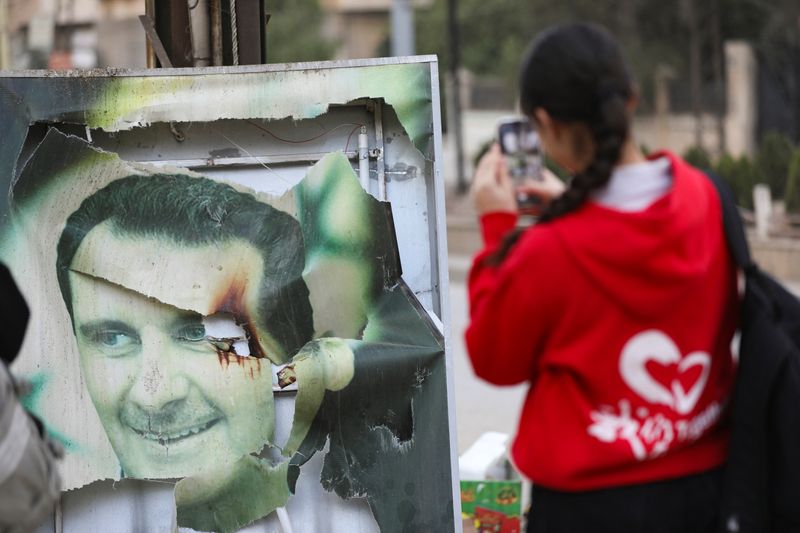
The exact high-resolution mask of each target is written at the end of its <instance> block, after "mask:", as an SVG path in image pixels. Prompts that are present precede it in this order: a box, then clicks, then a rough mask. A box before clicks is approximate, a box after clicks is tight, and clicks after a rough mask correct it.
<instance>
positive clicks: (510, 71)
mask: <svg viewBox="0 0 800 533" xmlns="http://www.w3.org/2000/svg"><path fill="white" fill-rule="evenodd" d="M680 4H681V1H680V0H667V1H663V0H606V1H604V2H597V1H596V0H568V1H564V2H553V1H551V0H492V1H491V2H488V1H486V0H460V1H459V21H460V24H461V36H462V39H461V40H462V42H461V51H462V54H461V60H462V65H463V67H465V68H467V69H469V70H471V71H472V72H474V73H475V74H477V75H478V76H489V77H495V78H501V79H505V80H506V81H507V82H508V83H509V84H511V86H512V87H516V77H517V69H518V67H519V62H520V59H521V57H522V54H523V53H524V51H525V48H526V46H527V45H528V43H529V42H530V40H531V39H532V38H533V36H534V35H536V33H537V32H539V31H540V30H542V29H543V28H545V27H547V26H550V25H552V24H556V23H564V22H568V21H574V20H589V21H594V22H598V23H600V24H602V25H604V26H606V27H608V28H609V29H610V30H611V31H612V32H613V33H614V34H615V35H616V36H617V37H618V38H619V40H620V41H621V43H622V44H623V46H624V47H625V49H626V52H627V55H628V58H629V60H630V63H631V68H632V69H633V71H634V74H635V76H636V78H637V80H638V83H639V85H640V87H641V90H642V96H643V102H642V107H643V108H644V109H645V110H647V109H650V108H651V107H652V98H653V77H654V76H653V75H654V73H655V69H656V68H657V67H658V65H659V64H667V65H669V66H671V67H672V69H673V71H674V72H675V73H676V75H677V76H676V83H683V84H688V80H689V63H690V61H689V59H690V51H691V50H690V42H691V39H690V36H691V32H690V24H689V21H687V17H686V16H685V13H684V12H682V11H681V9H680ZM692 4H693V7H694V12H693V13H692V15H693V18H692V20H694V21H695V23H696V24H697V26H698V27H699V29H700V32H699V35H698V37H699V41H698V42H697V47H698V50H699V52H700V58H699V65H698V70H699V74H698V75H699V76H700V78H701V79H700V81H701V82H702V83H701V85H707V84H711V83H714V82H716V84H717V86H718V87H716V89H715V90H716V91H718V92H719V95H718V98H719V97H721V96H722V94H723V93H722V87H721V86H719V85H721V82H722V76H723V69H722V68H721V61H722V43H723V42H724V41H726V40H730V39H747V40H751V41H753V42H754V43H755V44H756V47H757V49H758V50H761V51H762V53H763V54H766V55H767V56H769V57H772V58H775V59H774V61H775V62H776V67H777V66H778V65H777V63H780V64H786V63H787V61H788V59H787V58H788V57H794V58H795V59H796V54H794V52H795V51H796V50H797V49H796V48H793V47H792V46H794V45H792V42H794V43H795V44H800V36H799V35H798V33H799V32H798V17H800V13H798V11H800V2H798V1H797V0H715V1H714V2H696V1H694V0H692ZM446 14H447V13H446V0H434V1H433V2H432V4H431V7H429V8H427V9H421V10H418V11H417V16H416V24H417V29H416V34H417V50H418V52H419V53H432V54H438V55H439V58H440V61H441V62H442V64H447V61H448V54H447V42H446V39H447V33H446V31H445V28H446V24H445V23H446ZM792 40H793V41H792ZM790 45H791V46H790ZM784 56H786V57H785V58H784V59H782V60H781V59H779V58H780V57H784ZM797 70H798V69H797V68H795V69H794V71H792V72H796V71H797ZM793 75H794V74H793ZM787 76H788V74H787ZM793 79H794V78H793ZM795 85H798V86H800V83H795ZM797 90H800V88H798V89H797ZM792 101H794V102H796V103H797V106H800V96H798V97H797V98H795V99H794V100H792ZM798 123H800V117H798Z"/></svg>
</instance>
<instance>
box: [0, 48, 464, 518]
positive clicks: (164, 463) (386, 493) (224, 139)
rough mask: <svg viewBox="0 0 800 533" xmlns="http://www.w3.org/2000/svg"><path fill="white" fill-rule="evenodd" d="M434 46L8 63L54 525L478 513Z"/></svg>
mask: <svg viewBox="0 0 800 533" xmlns="http://www.w3.org/2000/svg"><path fill="white" fill-rule="evenodd" d="M436 69H437V66H436V61H435V58H432V57H419V58H407V59H404V60H403V61H401V62H398V61H393V60H367V61H356V62H345V63H313V64H297V65H268V66H258V67H234V68H226V67H219V68H209V69H174V70H173V69H163V70H158V71H146V72H131V71H111V72H109V71H89V72H69V73H63V74H56V75H54V74H53V73H52V72H49V73H44V72H35V71H31V72H23V73H7V74H5V75H4V76H0V114H1V115H2V116H3V122H4V128H3V131H2V132H0V141H1V142H0V177H2V179H3V186H4V187H5V188H6V191H7V195H6V199H5V200H4V201H3V202H2V204H0V242H1V243H2V246H1V247H0V253H1V254H2V260H3V262H5V263H6V264H8V265H9V268H10V269H11V271H12V274H13V275H14V277H15V279H16V281H17V283H18V284H19V285H20V287H21V289H22V291H23V294H24V295H25V297H26V299H27V301H28V303H29V306H30V307H31V309H32V319H31V323H30V325H29V329H28V332H27V336H26V340H25V343H24V345H23V348H22V351H21V353H20V355H19V357H18V358H17V361H16V363H15V366H14V367H13V369H12V370H13V371H14V372H15V373H16V374H18V375H20V376H23V377H25V378H27V379H28V380H30V381H31V382H32V383H33V388H32V391H31V393H30V394H29V395H28V396H27V397H26V398H24V401H25V405H26V407H27V408H28V409H29V410H30V411H31V412H33V413H34V414H35V415H37V416H38V417H39V418H40V419H41V420H42V421H43V422H44V424H45V427H46V428H47V431H48V432H49V433H50V435H51V436H52V438H54V439H56V440H58V441H59V442H61V444H62V445H63V446H64V448H65V450H66V455H65V457H64V459H63V461H62V464H61V474H62V479H63V483H64V487H63V488H64V493H63V497H62V502H61V504H60V509H59V512H57V513H56V515H55V517H54V520H53V523H52V524H50V523H48V524H46V525H45V526H43V529H42V531H66V532H70V531H85V530H90V529H91V528H95V529H99V530H108V531H111V530H113V531H162V530H163V531H172V530H176V529H177V530H181V531H192V530H195V531H223V532H228V531H240V530H242V531H253V532H256V531H258V532H261V531H284V532H288V531H315V532H326V531H330V532H338V531H348V532H350V531H357V532H371V531H376V532H378V531H380V532H394V531H397V532H406V531H408V532H411V531H415V532H416V531H437V532H438V531H455V530H456V529H457V528H458V525H459V522H460V520H458V519H457V516H458V514H459V511H458V505H457V503H455V502H457V501H458V500H457V499H456V498H454V494H457V492H456V486H455V476H456V474H455V472H456V469H455V468H454V457H455V456H454V454H455V453H456V452H455V446H454V437H453V424H454V419H453V418H454V417H453V402H452V383H451V380H452V376H451V375H450V373H449V371H448V368H449V363H448V361H447V333H448V332H447V329H446V325H447V323H448V320H447V300H446V291H442V287H446V281H447V280H446V269H445V271H444V272H443V271H442V269H440V268H439V267H440V265H441V266H444V262H443V258H444V257H445V255H444V253H445V252H444V250H445V249H446V243H445V242H444V227H443V209H444V206H443V187H442V183H441V179H440V178H441V171H440V165H441V161H440V152H441V150H440V123H439V108H438V79H437V70H436Z"/></svg>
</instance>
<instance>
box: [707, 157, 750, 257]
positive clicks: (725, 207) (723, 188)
mask: <svg viewBox="0 0 800 533" xmlns="http://www.w3.org/2000/svg"><path fill="white" fill-rule="evenodd" d="M706 175H707V176H708V179H710V180H711V183H713V184H714V187H715V188H716V189H717V194H718V195H719V200H720V204H721V205H722V225H723V226H724V228H725V237H726V238H727V240H728V248H729V249H730V252H731V255H732V256H733V259H734V261H736V264H737V265H739V267H741V268H742V269H743V270H745V271H749V270H751V269H753V268H754V267H755V264H754V263H753V259H752V258H751V257H750V248H749V247H748V246H747V237H746V236H745V233H744V225H743V224H742V219H741V217H740V216H739V208H738V207H736V201H735V200H734V199H733V193H732V192H731V190H730V188H729V187H728V184H727V183H725V181H724V180H723V179H722V178H720V177H719V176H717V175H716V174H714V173H713V172H708V171H707V172H706Z"/></svg>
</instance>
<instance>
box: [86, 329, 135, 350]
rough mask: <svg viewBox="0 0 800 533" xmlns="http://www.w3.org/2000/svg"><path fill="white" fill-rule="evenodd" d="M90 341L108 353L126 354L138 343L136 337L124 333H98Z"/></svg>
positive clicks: (91, 336)
mask: <svg viewBox="0 0 800 533" xmlns="http://www.w3.org/2000/svg"><path fill="white" fill-rule="evenodd" d="M89 340H90V341H91V342H92V343H93V344H95V345H96V346H98V347H99V348H100V349H101V350H103V351H105V352H107V353H111V354H113V353H121V352H126V351H128V350H129V349H130V348H132V347H133V346H135V345H136V344H137V343H138V339H137V338H136V337H133V336H131V335H130V334H129V333H127V332H124V331H113V330H112V331H98V332H95V333H93V334H92V335H90V337H89Z"/></svg>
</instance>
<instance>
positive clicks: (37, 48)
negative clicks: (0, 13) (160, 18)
mask: <svg viewBox="0 0 800 533" xmlns="http://www.w3.org/2000/svg"><path fill="white" fill-rule="evenodd" d="M5 3H6V6H7V23H8V26H7V28H8V43H9V50H10V58H9V64H8V65H4V67H5V68H14V69H20V68H52V69H69V68H94V67H129V68H141V67H144V66H145V40H144V39H145V37H144V30H143V29H142V26H141V23H140V22H139V20H138V18H137V17H138V16H139V15H141V14H143V13H144V2H143V0H5Z"/></svg>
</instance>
